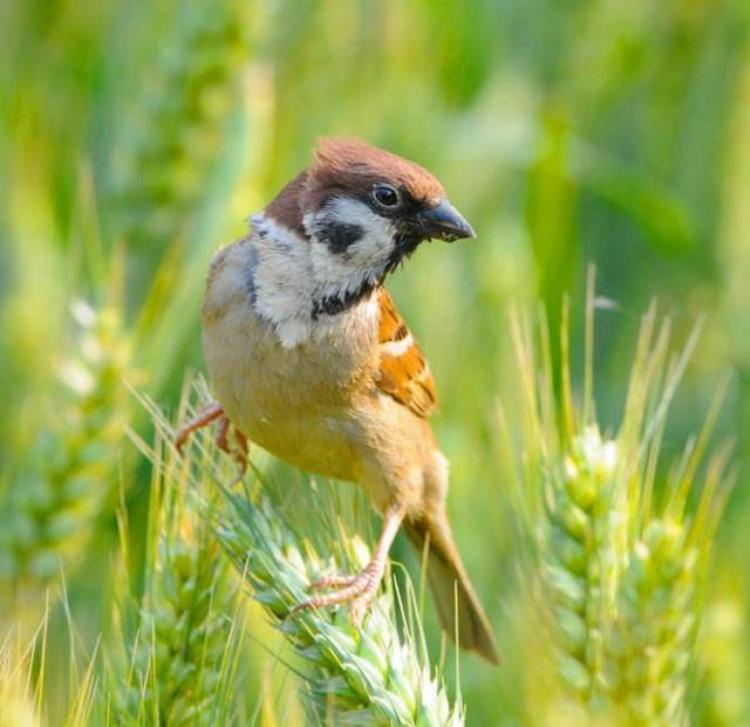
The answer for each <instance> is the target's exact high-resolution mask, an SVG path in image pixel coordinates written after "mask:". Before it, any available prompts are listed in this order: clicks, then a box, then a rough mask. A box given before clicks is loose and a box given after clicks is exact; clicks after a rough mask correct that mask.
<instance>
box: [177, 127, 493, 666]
mask: <svg viewBox="0 0 750 727" xmlns="http://www.w3.org/2000/svg"><path fill="white" fill-rule="evenodd" d="M249 222H250V224H251V230H250V232H249V233H248V234H247V235H246V236H245V237H243V238H242V239H240V240H238V241H236V242H234V243H231V244H229V245H228V246H226V247H224V248H222V249H220V250H219V251H218V252H217V253H216V254H215V255H214V257H213V260H212V262H211V265H210V270H209V273H208V278H207V282H206V290H205V297H204V302H203V309H202V318H203V349H204V359H205V363H206V366H207V369H208V373H209V376H210V379H211V381H212V385H213V390H214V393H215V397H216V401H214V402H212V403H211V404H210V405H209V406H208V407H207V408H206V409H205V410H204V411H202V412H201V413H200V414H198V416H196V418H195V419H193V420H192V421H190V422H188V423H187V424H185V425H184V426H183V427H182V429H181V430H180V431H179V433H178V434H177V443H178V445H179V446H182V445H183V444H184V442H185V441H186V440H187V438H188V437H189V436H190V434H191V433H192V432H193V431H195V430H196V429H198V428H200V427H202V426H204V425H206V424H208V423H210V422H212V421H218V422H219V435H218V439H217V441H218V443H219V446H221V447H222V448H223V449H226V450H228V451H229V450H230V449H231V447H230V445H229V441H228V436H227V431H228V429H229V427H230V426H231V427H232V428H233V429H234V430H235V431H236V434H237V442H238V447H237V448H235V449H234V450H233V451H234V453H235V456H236V457H237V458H238V461H240V462H241V463H242V462H244V461H246V457H247V447H248V440H249V441H250V442H252V443H253V444H255V445H259V446H260V447H261V448H263V449H265V450H267V451H268V452H270V453H271V454H273V455H275V456H276V457H279V458H280V459H282V460H285V461H286V462H288V463H290V464H292V465H294V466H296V467H298V468H300V469H302V470H305V471H307V472H310V473H314V474H318V475H321V476H324V477H329V478H334V479H338V480H346V481H351V482H354V483H356V484H358V485H360V486H361V487H362V488H363V489H364V490H365V492H366V493H367V495H368V496H369V499H370V501H371V502H372V504H373V506H374V508H375V509H376V510H377V511H378V512H379V513H380V514H381V515H382V518H383V525H382V530H381V533H380V537H379V539H378V542H377V545H376V547H375V549H374V551H373V555H372V558H371V560H370V562H369V563H368V564H367V566H366V567H364V568H363V569H362V570H361V571H360V572H359V573H355V574H353V575H345V574H332V575H329V576H326V577H324V578H322V579H320V580H319V581H317V582H315V583H313V584H311V585H310V593H311V597H310V599H309V600H308V601H306V602H304V603H302V604H300V605H299V606H297V608H295V609H294V611H295V612H296V611H299V610H302V609H305V608H326V607H331V606H335V605H337V604H350V606H351V607H352V608H353V609H366V606H367V604H368V603H369V602H370V601H371V599H372V598H373V596H374V595H375V593H376V592H377V590H378V588H379V586H380V583H381V581H382V579H383V577H384V574H385V570H386V566H387V561H388V553H389V550H390V548H391V545H392V544H393V542H394V539H395V538H396V535H397V533H398V532H399V530H401V529H402V528H403V530H404V531H405V532H406V534H407V535H408V537H409V539H410V540H411V541H412V543H413V544H414V546H415V547H416V548H417V551H418V552H419V553H424V552H427V554H428V556H427V559H426V561H427V581H428V583H429V584H430V588H431V591H432V593H433V596H434V601H435V603H436V608H437V612H438V615H439V620H440V623H441V625H442V627H443V629H444V630H445V632H446V633H447V634H448V635H449V637H451V638H453V639H457V641H458V644H459V646H461V647H462V648H464V649H467V650H470V651H474V652H475V653H478V654H479V655H480V656H482V657H484V658H485V659H487V660H488V661H490V662H492V663H495V664H496V663H498V661H499V658H498V651H497V647H496V645H495V639H494V636H493V632H492V629H491V626H490V623H489V620H488V618H487V615H486V613H485V611H484V609H483V607H482V605H481V603H480V601H479V599H478V597H477V595H476V592H475V590H474V587H473V585H472V583H471V581H470V579H469V576H468V574H467V572H466V569H465V567H464V565H463V563H462V560H461V557H460V555H459V552H458V549H457V547H456V543H455V540H454V537H453V534H452V531H451V527H450V524H449V521H448V516H447V511H446V497H447V492H448V476H449V475H448V461H447V459H446V457H445V456H444V455H443V454H442V453H441V451H440V449H439V446H438V443H437V440H436V437H435V435H434V433H433V430H432V427H431V425H430V421H429V417H430V415H431V414H432V413H433V412H434V411H435V408H436V405H437V395H436V387H435V382H434V380H433V377H432V374H431V372H430V368H429V365H428V363H427V360H426V358H425V356H424V354H423V352H422V350H421V349H420V348H419V346H418V345H417V343H416V341H415V338H414V337H413V335H412V333H411V332H410V330H409V328H408V327H407V325H406V323H405V322H404V319H403V318H402V316H401V314H400V313H399V311H398V309H397V308H396V304H395V303H394V300H393V298H392V297H391V295H390V294H389V292H388V291H387V290H386V288H385V285H384V283H385V281H386V279H387V277H388V275H389V274H390V273H392V272H393V271H394V270H396V268H398V267H399V266H400V265H401V264H402V263H403V262H404V261H406V260H407V259H408V258H409V257H410V256H411V255H412V254H413V253H414V252H415V251H416V250H417V248H418V247H419V246H420V244H421V243H422V242H424V241H427V240H432V239H439V240H443V241H447V242H453V241H455V240H459V239H467V238H474V237H476V235H475V232H474V230H473V228H472V227H471V225H470V224H469V223H468V222H467V221H466V219H465V218H464V217H463V216H462V215H461V214H460V213H459V212H458V210H457V209H456V208H455V207H454V206H453V205H452V204H451V202H450V201H448V198H447V197H446V193H445V190H444V188H443V186H442V184H441V183H440V182H439V181H438V179H437V178H436V177H435V176H434V175H433V174H431V173H430V172H429V171H427V170H426V169H424V168H423V167H422V166H420V165H418V164H416V163H414V162H411V161H408V160H407V159H405V158H402V157H400V156H397V155H396V154H393V153H391V152H389V151H386V150H383V149H380V148H378V147H375V146H372V145H370V144H369V143H367V142H365V141H363V140H360V139H357V138H349V137H342V138H323V139H320V140H319V141H318V143H317V146H316V148H315V150H314V154H313V158H312V161H311V163H310V164H309V166H308V167H307V168H305V169H304V170H303V171H301V172H300V173H299V174H298V175H297V176H296V177H294V178H293V179H292V180H291V181H290V182H289V183H288V184H287V185H286V186H285V187H284V188H283V189H282V190H281V191H280V192H279V193H278V194H277V196H276V197H275V198H274V199H273V200H272V201H271V202H270V203H269V204H268V205H267V206H266V207H265V209H263V211H261V212H259V213H257V214H254V215H252V216H251V217H250V218H249Z"/></svg>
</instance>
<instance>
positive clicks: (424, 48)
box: [0, 0, 750, 727]
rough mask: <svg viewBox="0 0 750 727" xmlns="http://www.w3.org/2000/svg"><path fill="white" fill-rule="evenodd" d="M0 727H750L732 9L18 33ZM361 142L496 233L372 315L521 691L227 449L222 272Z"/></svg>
mask: <svg viewBox="0 0 750 727" xmlns="http://www.w3.org/2000/svg"><path fill="white" fill-rule="evenodd" d="M0 17H1V18H2V21H1V22H0V404H1V406H2V416H0V727H26V726H27V725H28V726H36V725H49V726H50V727H56V726H57V725H69V726H70V727H76V726H80V725H144V726H151V725H164V726H167V725H169V726H177V725H186V726H187V725H203V724H206V725H255V724H257V725H263V726H264V727H266V726H267V727H273V726H275V725H281V724H283V725H285V726H286V725H288V726H290V727H291V726H292V725H307V724H321V725H329V724H330V725H339V724H341V725H345V724H377V725H381V724H382V725H402V724H403V725H463V724H466V725H530V726H534V727H535V726H537V725H541V726H544V725H555V726H557V725H581V724H590V725H670V726H671V725H688V724H692V725H707V726H711V727H713V726H714V725H716V726H717V727H724V726H726V727H730V726H731V727H734V726H735V725H750V691H749V690H748V684H750V632H749V631H748V618H750V582H749V578H748V573H749V572H750V571H749V569H748V553H750V527H748V525H749V524H750V496H748V488H747V477H748V458H749V457H750V285H749V284H748V281H750V4H748V3H747V1H746V0H713V1H710V0H690V1H688V0H669V1H668V2H662V3H650V2H645V0H633V1H632V2H625V3H623V2H615V1H614V0H589V1H588V2H585V1H583V0H578V1H576V2H572V3H559V2H554V1H553V0H533V1H532V2H518V1H517V0H500V1H498V2H493V1H491V0H467V1H466V2H456V1H454V2H450V1H449V0H440V1H437V2H429V1H428V0H404V1H398V0H385V1H381V2H374V1H372V0H351V1H345V0H331V1H330V2H324V1H323V0H244V1H240V0H214V1H213V2H208V1H207V0H196V1H195V2H189V3H178V2H175V1H174V0H152V1H151V2H146V1H145V0H131V1H130V2H118V1H117V0H100V1H99V2H96V3H93V2H82V0H78V1H77V2H75V1H74V2H62V1H61V0H5V2H4V3H2V11H1V12H0ZM331 135H355V136H359V137H362V138H364V139H366V140H368V141H370V142H371V143H373V144H377V145H378V146H382V147H384V148H387V149H389V150H391V151H393V152H395V153H398V154H400V155H402V156H404V157H407V158H409V159H413V160H415V161H417V162H419V163H420V164H422V165H423V166H425V167H427V168H428V169H430V170H431V171H433V172H434V173H435V174H436V175H437V176H438V177H439V178H440V180H441V181H442V182H443V183H444V186H445V188H446V190H447V192H448V194H449V196H450V198H451V200H452V201H453V202H454V203H455V204H456V206H457V207H458V208H459V209H461V211H462V213H464V214H465V216H466V218H467V219H468V220H469V221H470V222H471V224H472V226H473V227H474V229H475V230H476V232H477V239H471V240H462V241H459V242H456V243H455V244H453V245H444V244H442V243H440V242H434V243H432V244H430V245H423V246H422V247H421V248H420V249H419V250H418V251H417V253H416V254H415V255H414V257H413V258H412V259H411V260H410V261H409V262H408V263H407V264H406V265H405V266H403V268H402V269H400V270H399V271H398V272H397V273H396V274H395V275H394V276H393V277H392V278H391V279H390V283H389V289H390V290H391V292H392V294H393V297H394V299H395V300H396V302H397V304H398V307H399V309H400V310H401V312H402V314H403V315H404V317H405V319H406V320H407V321H408V322H409V327H410V330H411V331H412V332H413V334H414V336H415V338H417V339H418V341H419V343H420V346H421V348H422V349H423V350H424V352H425V353H426V356H427V357H428V358H429V361H430V367H431V369H432V371H433V373H434V376H435V379H436V383H437V387H438V391H439V397H440V406H439V409H438V411H437V413H436V414H435V415H434V417H433V420H432V421H433V424H434V427H435V431H436V435H437V438H438V440H439V442H440V446H441V449H442V451H443V452H444V453H445V455H446V456H447V458H448V459H449V460H450V463H451V488H450V492H449V496H448V509H449V512H450V518H451V522H452V524H453V527H454V530H455V534H456V539H457V541H458V543H459V545H460V550H461V552H462V554H463V556H464V559H465V562H466V567H467V569H468V571H469V572H470V574H471V577H472V580H473V582H474V583H475V584H476V588H477V591H478V593H479V596H480V597H481V600H482V602H483V603H484V604H485V605H486V608H487V611H488V615H489V618H490V620H491V623H492V628H493V630H494V632H495V634H496V637H497V641H498V645H499V649H500V652H501V656H502V663H501V664H500V666H497V667H496V666H491V665H489V664H487V663H485V662H483V661H482V660H480V659H479V658H478V657H477V656H475V655H473V654H470V653H465V652H460V651H457V650H456V648H455V647H454V645H453V644H452V643H451V641H450V640H448V639H446V638H445V637H444V636H443V635H442V634H441V631H440V629H439V626H438V619H437V614H436V613H435V609H434V605H433V603H432V601H431V599H430V598H429V595H428V593H427V592H426V591H427V589H426V583H425V579H424V577H423V574H422V569H421V568H420V563H419V557H418V556H417V555H415V554H414V553H413V552H412V550H411V549H410V548H409V545H408V543H407V541H406V539H405V538H404V537H403V536H399V537H398V539H397V540H396V543H395V546H394V548H393V549H392V551H391V559H390V564H389V569H388V576H387V578H386V579H385V582H384V585H383V587H382V589H381V590H380V591H379V592H378V594H377V596H376V597H375V599H374V601H373V603H372V606H371V608H370V610H369V611H368V613H367V614H366V615H365V616H364V619H363V620H362V621H361V622H360V621H358V620H357V619H354V618H352V615H351V613H350V612H349V610H348V609H347V608H331V609H320V610H308V611H302V612H296V611H294V608H295V606H296V605H298V604H299V603H301V602H303V601H304V600H306V598H307V594H308V587H309V585H310V583H312V582H313V581H315V580H316V579H317V578H319V577H321V576H322V575H324V574H327V573H330V572H332V571H334V570H337V569H339V568H343V569H345V570H352V569H356V568H358V567H360V566H362V565H363V564H365V563H366V562H367V560H368V557H369V553H370V552H371V551H372V548H373V547H374V545H375V542H376V537H377V533H378V531H379V528H380V521H379V518H378V517H377V516H376V515H375V513H374V512H373V511H372V509H371V507H370V505H369V503H368V502H367V500H366V498H365V497H364V495H363V494H362V493H360V491H359V490H358V489H357V488H355V487H352V486H351V485H350V484H348V483H340V482H329V481H327V480H325V479H323V478H320V477H316V476H312V475H310V474H308V473H304V472H300V471H297V470H295V469H294V468H292V467H290V466H289V465H286V464H284V463H282V462H280V461H278V460H276V459H274V458H273V457H272V456H271V455H269V454H268V453H265V452H264V451H263V450H261V449H260V448H259V447H256V446H251V451H250V466H249V467H248V470H247V471H246V472H245V474H244V475H243V476H242V477H238V469H237V465H236V462H234V460H233V459H232V458H231V457H228V456H226V455H225V454H224V453H222V452H220V451H219V450H218V449H217V448H216V446H215V444H214V439H213V433H212V431H211V430H209V429H206V430H205V431H202V432H201V433H199V434H198V435H197V436H196V437H194V438H193V439H192V440H191V441H190V443H189V444H188V446H187V447H186V448H185V449H184V450H183V451H182V453H179V452H178V451H177V450H176V448H175V446H174V434H175V431H176V429H177V428H178V427H179V425H180V423H182V422H184V421H185V420H187V419H188V418H189V417H190V416H191V415H192V414H194V413H195V411H197V410H198V409H200V407H201V406H202V405H204V404H205V403H206V402H207V401H210V399H211V381H210V380H209V379H208V378H207V376H206V370H205V366H204V363H203V355H202V351H201V340H200V339H201V335H200V330H201V325H200V308H201V300H202V295H203V288H204V282H205V275H206V272H207V270H208V265H209V261H210V259H211V256H212V254H213V253H214V252H215V250H217V249H218V248H219V247H221V246H222V245H225V244H227V243H229V242H231V241H233V240H235V239H237V238H239V237H241V236H242V235H243V234H245V232H246V231H247V229H248V223H247V218H248V217H249V216H250V215H251V214H252V213H254V212H256V211H258V210H260V209H262V208H263V206H264V205H265V204H266V203H267V202H268V201H269V200H270V199H271V198H272V197H273V196H274V195H275V194H276V192H277V191H278V190H279V189H280V188H281V187H282V186H283V185H284V184H285V183H286V182H287V181H288V180H289V179H291V178H292V177H293V176H294V175H295V174H296V173H297V172H298V171H299V170H300V169H302V168H303V167H305V166H306V165H307V164H308V163H309V161H310V158H311V153H312V149H313V148H314V146H315V143H316V140H317V139H318V138H320V137H322V136H331Z"/></svg>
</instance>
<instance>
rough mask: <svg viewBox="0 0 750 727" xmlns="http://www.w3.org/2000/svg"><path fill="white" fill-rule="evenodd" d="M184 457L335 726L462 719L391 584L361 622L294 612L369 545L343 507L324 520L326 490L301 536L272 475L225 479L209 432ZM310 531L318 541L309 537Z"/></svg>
mask: <svg viewBox="0 0 750 727" xmlns="http://www.w3.org/2000/svg"><path fill="white" fill-rule="evenodd" d="M204 393H205V392H204ZM152 414H153V416H154V421H155V423H156V426H157V428H158V429H159V431H161V432H162V433H163V436H165V437H169V436H170V435H171V429H170V428H169V426H168V424H167V423H166V422H165V421H164V419H163V417H162V416H161V415H160V414H159V413H158V412H157V411H156V410H154V409H153V408H152ZM186 457H187V465H186V466H187V467H188V469H189V470H190V471H191V472H192V477H193V478H194V480H195V482H194V485H193V489H195V490H196V491H197V490H198V489H199V488H200V487H201V483H203V489H202V491H203V492H204V493H205V492H207V490H206V488H205V483H206V482H208V483H210V484H212V487H213V489H214V491H215V492H216V493H220V500H219V503H218V504H212V502H211V501H210V498H208V497H206V499H204V501H203V504H202V511H203V513H204V515H205V517H206V518H207V520H208V521H209V522H210V523H211V524H212V527H213V530H214V533H215V535H216V538H217V540H218V542H219V543H220V544H221V545H222V547H223V549H224V550H225V551H226V553H227V554H228V555H229V558H230V560H231V562H232V563H233V565H234V566H235V570H236V572H237V574H238V575H239V576H241V578H242V579H243V580H244V581H245V583H246V584H247V585H248V586H249V587H250V589H251V592H252V595H253V598H254V599H255V600H256V601H257V602H258V603H260V604H261V605H262V606H263V607H264V609H265V610H266V611H267V613H268V614H269V616H271V617H272V620H273V622H274V623H275V624H276V627H277V628H278V630H279V631H280V632H281V633H282V634H283V636H284V637H285V639H286V640H287V641H288V642H289V644H290V645H291V646H292V647H293V649H294V651H295V652H296V653H297V654H298V655H299V656H301V657H302V658H303V659H304V661H305V662H306V663H307V664H308V665H309V669H308V670H306V671H305V674H304V678H305V680H306V684H307V691H308V695H309V696H310V698H311V699H310V702H311V706H312V708H313V710H315V711H316V712H317V714H318V715H319V717H320V718H321V719H322V718H325V717H326V715H327V716H328V717H330V715H332V714H333V715H335V723H336V724H392V725H461V724H463V719H464V716H463V707H462V704H461V701H460V698H459V699H458V700H457V701H456V703H455V704H454V705H451V704H450V702H449V699H448V696H447V694H446V691H445V688H444V687H443V685H442V679H441V678H440V675H439V674H434V673H433V672H432V671H431V669H430V666H429V663H428V662H427V659H426V657H425V655H424V646H423V644H422V643H421V636H420V635H421V631H420V626H419V623H418V617H417V616H416V615H415V614H414V613H413V609H411V608H410V606H409V604H404V603H403V602H402V601H401V600H399V599H398V598H397V593H395V592H394V590H393V588H392V587H387V588H386V589H385V590H383V591H382V592H380V593H379V594H378V595H377V597H376V598H375V599H374V601H373V603H372V606H371V608H370V609H369V612H368V614H367V615H366V617H365V618H364V620H363V622H362V623H361V624H360V625H357V624H355V623H353V621H352V619H351V617H350V614H349V611H348V609H346V608H339V609H337V610H320V611H318V610H306V611H302V612H300V613H297V614H294V615H292V614H291V611H292V609H293V608H294V606H295V605H298V604H300V603H302V602H304V601H306V600H307V599H308V598H309V596H310V593H309V590H308V587H309V584H310V583H312V582H313V581H315V580H316V579H318V578H319V577H321V576H322V575H323V574H324V573H330V572H332V571H336V570H339V569H341V570H347V571H353V570H354V569H359V568H361V567H363V566H364V565H365V564H366V563H367V562H368V560H369V549H368V548H367V546H366V545H365V544H364V542H363V541H362V540H361V539H359V538H358V537H356V536H353V535H352V534H350V533H349V532H348V531H347V530H346V528H345V527H344V526H343V525H342V524H341V522H340V520H339V519H338V514H333V515H332V519H333V520H335V521H336V526H335V527H333V528H331V527H329V525H330V523H324V522H323V520H324V518H325V515H326V508H325V506H321V504H320V503H321V502H324V501H325V498H324V497H323V496H322V494H321V493H320V492H318V493H317V496H316V501H317V502H318V507H319V508H320V509H319V510H318V512H315V511H314V510H312V508H311V509H310V510H306V512H307V513H308V517H307V523H306V528H309V530H310V531H312V532H310V533H309V536H303V535H301V534H300V532H299V531H298V530H295V529H293V528H292V527H291V525H290V524H288V522H290V521H291V520H293V518H291V517H289V518H288V517H287V513H285V512H284V508H283V507H282V506H280V505H278V504H274V502H273V498H272V497H271V496H270V492H269V488H270V485H269V484H268V483H265V485H262V483H260V481H259V482H258V483H257V485H258V486H256V487H254V488H253V492H252V493H250V492H238V491H234V490H232V489H230V488H228V487H226V486H225V485H226V484H227V483H230V482H231V481H232V480H233V479H235V477H236V472H235V470H234V465H233V463H231V462H227V460H228V458H226V457H223V456H222V455H220V453H218V451H217V450H216V448H215V446H214V444H213V441H212V440H211V437H210V434H207V435H205V436H200V435H199V436H198V437H196V438H195V439H194V441H193V444H192V445H191V446H190V447H189V448H188V450H187V451H186ZM227 468H228V469H227ZM329 508H330V506H329ZM328 514H329V515H331V513H330V512H329V513H328ZM310 515H312V517H310ZM316 519H317V521H318V522H317V527H316V524H315V522H314V521H315V520H316ZM316 530H317V533H315V531H316ZM314 534H315V535H317V538H316V541H317V543H319V545H316V544H314V543H313V540H312V537H313V535H314ZM412 605H413V604H412ZM407 611H409V615H407V614H406V612H407ZM398 613H401V614H402V615H403V616H404V619H403V620H405V621H406V622H407V624H408V626H407V627H406V628H405V632H404V633H402V632H401V631H400V630H399V628H398V626H397V621H398Z"/></svg>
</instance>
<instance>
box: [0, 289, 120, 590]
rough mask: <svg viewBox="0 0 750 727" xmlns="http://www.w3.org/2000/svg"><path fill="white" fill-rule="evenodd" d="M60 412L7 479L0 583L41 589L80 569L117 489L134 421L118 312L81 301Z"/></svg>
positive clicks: (75, 309)
mask: <svg viewBox="0 0 750 727" xmlns="http://www.w3.org/2000/svg"><path fill="white" fill-rule="evenodd" d="M72 313H73V316H74V318H75V322H76V325H77V329H78V330H77V331H76V335H75V340H74V343H73V345H72V347H71V348H72V350H71V351H70V352H69V356H68V357H67V358H66V359H65V360H63V361H62V362H61V364H60V369H59V372H60V384H61V391H60V392H59V393H58V394H57V395H56V396H55V401H54V405H55V408H56V411H54V413H53V417H54V418H53V419H52V421H51V422H50V424H49V426H47V427H45V428H43V429H42V430H41V431H40V432H39V434H38V437H37V440H36V442H35V443H34V445H33V446H32V448H31V449H30V451H29V452H27V453H25V454H24V455H23V456H22V457H21V458H19V464H18V467H17V469H16V471H12V472H11V473H10V474H9V478H8V481H7V482H6V484H5V486H4V487H3V490H2V501H1V504H0V582H2V583H3V585H6V586H9V587H18V586H21V585H34V584H37V585H43V584H45V583H47V582H48V581H49V580H50V579H52V578H54V577H55V576H57V575H58V574H59V573H60V572H61V570H63V569H65V570H67V569H68V568H69V567H71V566H72V565H74V564H75V561H76V560H77V558H78V557H79V556H80V554H81V551H82V550H83V549H84V548H85V546H86V544H87V543H88V541H89V539H90V537H91V534H92V529H93V528H94V525H95V521H96V518H97V517H98V516H99V515H100V514H101V511H102V509H103V507H104V506H105V505H106V504H107V502H108V500H109V501H110V502H111V501H112V498H113V494H114V492H115V488H116V485H117V464H118V461H119V452H120V448H121V446H122V440H123V436H124V434H125V429H126V427H127V426H128V423H129V419H130V405H129V394H128V392H127V389H126V384H125V382H126V380H127V379H128V378H130V373H131V372H130V371H129V369H128V362H129V358H130V352H129V349H130V346H129V342H128V340H127V336H126V334H125V333H124V332H123V330H122V326H121V323H120V320H119V315H118V313H117V311H115V310H114V309H112V308H105V309H103V310H101V311H97V310H95V309H93V308H92V307H90V306H89V305H88V304H87V303H84V302H82V301H76V302H74V304H73V305H72Z"/></svg>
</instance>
